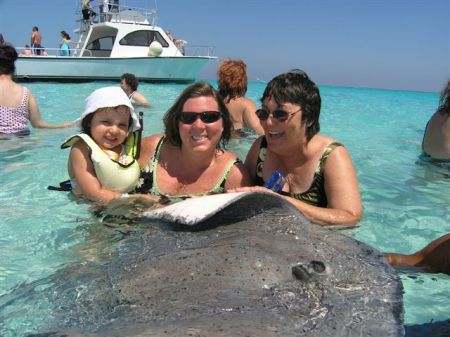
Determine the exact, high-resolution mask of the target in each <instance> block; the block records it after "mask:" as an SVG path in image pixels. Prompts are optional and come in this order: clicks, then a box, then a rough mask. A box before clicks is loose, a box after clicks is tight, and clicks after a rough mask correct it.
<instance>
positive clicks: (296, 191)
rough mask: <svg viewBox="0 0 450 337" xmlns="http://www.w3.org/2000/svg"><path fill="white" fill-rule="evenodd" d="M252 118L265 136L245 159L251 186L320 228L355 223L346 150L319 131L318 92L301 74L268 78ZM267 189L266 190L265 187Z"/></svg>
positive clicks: (357, 202) (357, 211)
mask: <svg viewBox="0 0 450 337" xmlns="http://www.w3.org/2000/svg"><path fill="white" fill-rule="evenodd" d="M261 103H262V107H261V109H259V110H257V112H256V113H257V115H258V117H259V119H260V121H261V125H262V127H263V129H264V133H265V135H264V137H260V138H259V139H257V140H256V141H255V142H254V143H253V145H252V147H251V149H250V151H249V153H248V155H247V159H246V161H245V165H246V166H247V168H248V170H249V173H250V178H251V179H253V182H254V183H255V184H256V185H259V186H264V187H251V188H248V189H241V190H250V191H268V189H271V190H272V191H274V192H276V193H278V194H279V195H280V196H281V197H282V198H284V199H286V200H287V201H289V202H290V203H291V204H293V205H294V206H295V207H297V208H298V209H299V210H300V211H301V212H302V213H303V214H304V215H305V216H306V217H307V218H309V219H310V220H311V221H313V222H315V223H318V224H321V225H346V226H348V225H355V224H357V223H358V222H359V221H360V219H361V216H362V213H363V207H362V204H361V197H360V193H359V188H358V179H357V177H356V172H355V169H354V168H353V164H352V161H351V158H350V155H349V154H348V152H347V150H346V149H345V147H344V146H343V145H342V144H341V143H338V142H337V141H336V140H334V139H332V138H330V137H328V136H325V135H322V134H320V133H319V130H320V123H319V115H320V107H321V98H320V93H319V88H318V87H317V86H316V85H315V83H314V82H313V81H311V80H310V78H309V77H308V75H307V74H306V73H304V72H303V71H299V70H295V71H290V72H288V73H285V74H281V75H278V76H276V77H275V78H274V79H272V80H271V81H270V82H269V83H268V84H267V87H266V89H265V91H264V93H263V96H262V98H261ZM267 188H268V189H267Z"/></svg>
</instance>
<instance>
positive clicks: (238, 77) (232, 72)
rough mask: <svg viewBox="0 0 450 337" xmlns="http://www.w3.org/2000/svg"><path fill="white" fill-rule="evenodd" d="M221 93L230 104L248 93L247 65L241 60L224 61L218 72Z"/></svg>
mask: <svg viewBox="0 0 450 337" xmlns="http://www.w3.org/2000/svg"><path fill="white" fill-rule="evenodd" d="M217 75H218V77H219V79H218V85H219V93H220V94H221V95H222V97H224V98H226V101H227V102H229V101H230V100H231V99H233V98H235V97H239V96H245V93H246V92H247V65H246V64H245V63H244V62H243V61H241V60H230V59H227V60H225V61H223V62H222V63H221V64H220V66H219V70H218V72H217Z"/></svg>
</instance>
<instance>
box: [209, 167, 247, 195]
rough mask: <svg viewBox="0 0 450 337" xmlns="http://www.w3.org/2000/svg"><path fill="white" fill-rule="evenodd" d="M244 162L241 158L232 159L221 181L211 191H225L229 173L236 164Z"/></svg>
mask: <svg viewBox="0 0 450 337" xmlns="http://www.w3.org/2000/svg"><path fill="white" fill-rule="evenodd" d="M238 163H242V162H241V160H240V159H239V158H235V159H234V160H233V161H231V162H230V163H229V164H228V166H227V168H226V169H225V171H224V172H223V174H222V177H221V178H220V179H219V181H218V182H217V183H216V185H214V187H213V188H212V189H211V190H210V191H209V193H222V192H224V191H225V183H226V182H227V178H228V175H229V174H230V171H231V169H232V168H233V166H234V165H236V164H238Z"/></svg>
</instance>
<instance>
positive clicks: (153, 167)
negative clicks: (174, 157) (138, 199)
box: [150, 136, 165, 195]
mask: <svg viewBox="0 0 450 337" xmlns="http://www.w3.org/2000/svg"><path fill="white" fill-rule="evenodd" d="M164 140H165V137H164V136H162V137H161V139H160V140H159V141H158V144H157V145H156V149H155V153H154V154H153V157H152V163H151V166H150V175H151V177H152V186H151V192H152V193H153V194H159V195H162V193H161V191H160V190H159V187H158V183H157V181H156V168H157V167H158V160H159V156H160V155H161V149H162V146H163V143H164Z"/></svg>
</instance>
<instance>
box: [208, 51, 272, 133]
mask: <svg viewBox="0 0 450 337" xmlns="http://www.w3.org/2000/svg"><path fill="white" fill-rule="evenodd" d="M218 77H219V79H218V81H217V82H218V85H219V93H220V94H221V95H222V97H223V99H224V101H225V105H226V106H227V108H228V110H229V111H230V115H231V120H232V121H233V129H234V131H236V132H239V131H240V130H242V129H244V128H249V129H252V130H254V131H255V132H256V133H257V134H259V135H263V134H264V130H263V128H262V126H261V123H260V121H259V119H258V116H256V105H255V103H254V102H253V101H252V100H251V99H249V98H246V97H245V93H246V92H247V65H246V64H245V63H244V62H243V61H241V60H225V61H223V62H222V63H221V64H220V66H219V71H218Z"/></svg>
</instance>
